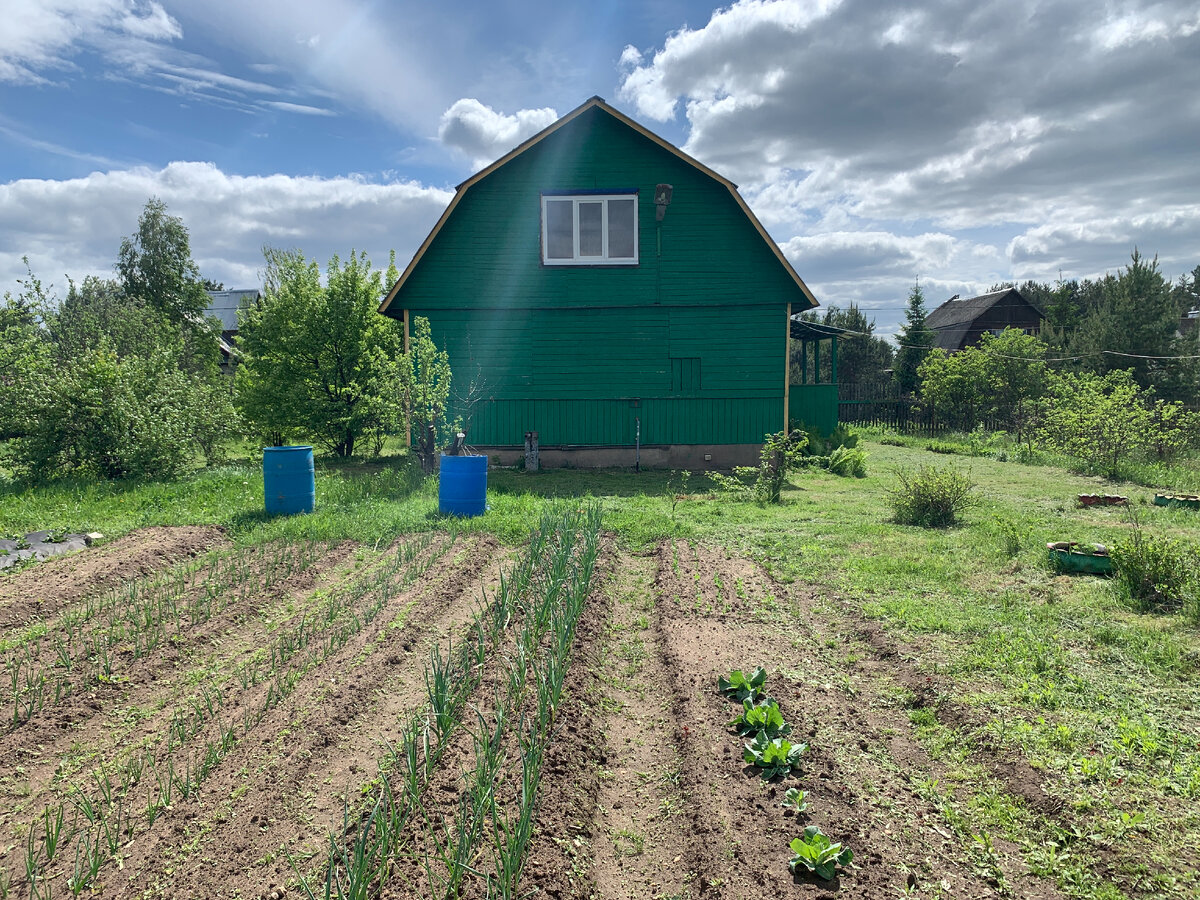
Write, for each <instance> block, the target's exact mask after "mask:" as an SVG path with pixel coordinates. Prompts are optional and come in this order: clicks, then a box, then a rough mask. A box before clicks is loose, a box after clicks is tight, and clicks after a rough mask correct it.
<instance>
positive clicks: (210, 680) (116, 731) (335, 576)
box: [0, 543, 354, 825]
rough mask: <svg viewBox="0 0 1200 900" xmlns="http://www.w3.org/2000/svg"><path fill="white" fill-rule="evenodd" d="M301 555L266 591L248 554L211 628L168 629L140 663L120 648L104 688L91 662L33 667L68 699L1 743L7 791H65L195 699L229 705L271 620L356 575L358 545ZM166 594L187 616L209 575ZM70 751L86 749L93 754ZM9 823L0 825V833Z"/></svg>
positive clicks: (255, 557) (183, 578)
mask: <svg viewBox="0 0 1200 900" xmlns="http://www.w3.org/2000/svg"><path fill="white" fill-rule="evenodd" d="M302 549H303V554H304V559H303V563H304V564H303V565H300V566H298V567H297V570H296V571H293V572H291V573H290V574H288V575H287V576H286V577H283V578H281V579H278V580H274V581H269V582H268V581H266V580H265V579H264V578H262V572H261V566H260V564H261V562H262V561H263V559H264V556H263V554H261V553H255V552H251V551H246V552H245V554H244V555H245V556H246V557H247V558H246V559H245V560H244V561H245V562H246V563H247V564H246V565H244V566H240V567H239V568H238V572H239V575H240V579H239V584H238V585H237V588H236V593H235V594H231V596H232V597H233V602H229V603H227V604H224V605H221V606H220V608H219V609H218V610H217V611H216V612H215V613H213V614H212V615H211V616H210V617H209V618H207V619H204V618H199V617H197V618H196V619H193V618H191V617H190V616H188V617H184V618H182V619H181V620H179V621H178V622H177V623H171V624H172V626H173V627H172V628H171V629H170V636H169V638H168V639H165V640H163V641H161V642H160V643H159V644H158V646H157V647H155V648H153V649H152V651H151V652H148V653H144V654H142V655H140V656H137V657H135V656H134V655H133V654H132V653H131V652H130V651H129V650H128V647H127V645H123V644H119V643H118V644H115V645H113V647H112V648H111V662H110V664H109V666H108V672H109V675H108V676H107V677H105V678H104V679H100V678H99V677H98V676H97V675H96V674H95V670H94V668H93V667H92V666H90V665H89V664H88V663H87V661H86V660H84V661H79V660H75V661H74V662H73V663H72V666H71V668H69V669H68V668H67V667H66V666H64V665H62V664H61V663H56V662H55V661H50V662H46V661H45V659H44V654H42V655H41V656H39V657H34V658H33V662H31V663H28V666H29V668H33V669H35V670H36V666H37V665H39V664H40V665H44V666H47V668H46V669H45V670H43V671H46V672H47V673H48V674H49V677H50V678H51V679H53V680H55V681H56V682H58V683H65V684H66V685H67V686H69V688H70V690H69V692H67V693H65V695H64V696H63V697H62V698H61V699H60V700H59V702H57V703H54V702H52V701H51V698H47V701H46V702H45V703H44V704H43V706H42V707H41V708H39V709H37V710H35V711H34V712H33V714H32V715H31V716H30V717H29V718H28V719H26V720H23V721H21V722H19V723H17V722H10V730H9V731H8V733H6V734H3V735H0V760H4V761H5V762H0V784H7V785H10V786H11V787H10V789H12V790H17V791H19V792H20V793H21V795H23V796H31V797H37V796H40V793H41V792H42V791H44V790H46V789H49V788H54V787H65V785H66V784H69V782H70V781H71V779H72V777H73V776H74V775H75V774H76V769H77V768H79V767H80V766H86V765H87V764H88V763H89V762H90V761H92V760H95V759H109V758H110V755H111V754H110V750H111V749H113V748H114V747H115V746H116V745H118V744H120V745H123V749H124V750H125V751H126V752H128V751H130V750H131V749H132V747H133V746H134V745H140V744H142V743H144V742H146V741H148V740H151V739H152V738H153V736H155V735H158V734H159V733H160V732H162V731H163V730H164V727H165V725H164V723H165V722H168V721H171V720H172V719H178V718H179V717H180V716H181V709H182V711H188V712H190V707H189V704H188V702H187V700H188V698H189V697H195V696H196V695H198V694H201V695H204V696H205V697H206V700H207V699H209V698H212V699H213V701H214V702H217V703H218V704H219V703H222V702H224V701H225V700H226V699H227V697H228V694H229V693H230V689H229V686H228V684H227V682H228V681H229V680H230V679H231V678H232V677H233V673H234V671H236V668H237V666H238V665H239V664H243V663H242V660H244V658H245V657H246V656H247V655H249V654H251V653H253V652H254V651H255V650H256V649H257V648H261V647H263V646H264V644H265V643H268V642H269V641H268V640H267V634H266V630H267V622H269V621H272V619H271V617H272V615H273V616H275V617H276V618H278V619H282V623H281V624H282V627H283V628H285V629H286V627H287V625H288V616H289V613H288V612H287V610H289V609H293V608H295V607H297V606H299V607H301V608H302V607H303V606H304V601H305V600H306V598H309V597H311V596H313V595H314V594H315V592H316V591H318V590H319V589H321V588H322V587H325V588H329V587H332V586H334V585H337V584H338V583H339V582H340V581H343V580H345V579H346V578H347V577H349V575H350V574H351V572H352V564H351V561H350V557H351V556H352V554H353V553H354V547H353V545H352V544H349V543H344V544H341V545H338V546H335V547H317V548H308V547H305V548H302ZM164 587H166V588H169V589H170V590H171V591H172V592H173V593H172V596H173V598H174V600H175V601H177V603H178V607H179V608H180V609H186V608H187V607H188V604H189V602H190V601H192V600H195V599H196V598H198V597H204V596H205V595H206V593H207V591H208V589H209V585H207V584H206V582H205V580H204V579H203V577H202V570H198V569H196V568H195V567H190V568H189V569H188V570H186V571H183V572H181V573H179V574H178V577H176V578H165V579H156V580H155V581H154V582H153V587H148V588H145V589H144V592H145V594H147V595H150V594H153V593H154V591H155V590H157V589H160V588H164ZM130 593H132V591H130ZM210 608H211V607H210ZM295 615H303V612H301V613H296V614H295ZM93 624H96V625H97V627H98V628H103V627H104V626H103V624H102V623H93ZM57 637H58V635H57V633H56V632H54V631H49V632H47V634H46V636H45V637H44V638H42V639H40V640H39V641H38V642H37V644H38V645H50V644H51V643H52V642H53V641H54V640H56V639H57ZM99 639H100V640H104V637H103V636H100V638H99ZM196 703H197V705H199V701H198V700H197V701H196ZM209 705H211V703H207V702H206V704H205V706H206V707H207V706H209ZM209 713H210V714H209V716H208V718H211V710H209ZM192 718H194V716H192ZM73 748H86V752H83V753H81V752H79V751H77V750H75V749H73ZM18 766H19V767H20V771H19V772H18V771H16V770H15V767H18ZM4 822H5V819H4V818H0V825H2V824H3V823H4Z"/></svg>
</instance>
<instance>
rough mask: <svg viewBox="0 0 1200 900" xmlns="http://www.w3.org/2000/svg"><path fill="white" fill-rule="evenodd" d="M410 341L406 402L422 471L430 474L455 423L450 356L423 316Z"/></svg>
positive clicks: (414, 321)
mask: <svg viewBox="0 0 1200 900" xmlns="http://www.w3.org/2000/svg"><path fill="white" fill-rule="evenodd" d="M410 341H411V343H410V345H409V348H408V379H407V385H406V386H407V391H406V396H405V404H404V406H405V410H406V412H407V418H408V423H409V428H410V429H411V432H412V434H413V435H414V436H415V440H414V444H413V449H414V450H415V451H416V453H417V457H418V458H419V459H420V460H421V469H422V471H424V472H425V473H426V474H430V473H432V472H433V470H434V469H435V468H436V467H437V459H438V453H439V451H440V448H441V446H442V445H443V444H444V443H445V442H446V437H447V432H448V431H449V430H450V427H451V425H450V423H449V422H447V420H446V406H447V403H448V402H449V399H450V380H451V376H450V357H449V355H448V354H447V353H446V351H445V350H439V349H438V348H437V345H436V344H434V342H433V330H432V329H431V328H430V326H429V320H428V319H426V318H424V317H423V316H416V317H415V318H414V319H413V322H412V333H411V335H410Z"/></svg>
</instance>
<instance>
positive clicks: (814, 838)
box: [788, 825, 854, 881]
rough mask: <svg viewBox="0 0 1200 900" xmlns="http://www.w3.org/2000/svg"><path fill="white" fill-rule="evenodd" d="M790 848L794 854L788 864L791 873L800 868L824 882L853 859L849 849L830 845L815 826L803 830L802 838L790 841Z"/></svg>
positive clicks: (827, 839) (838, 845) (839, 845)
mask: <svg viewBox="0 0 1200 900" xmlns="http://www.w3.org/2000/svg"><path fill="white" fill-rule="evenodd" d="M791 847H792V853H794V854H795V855H794V856H793V857H792V859H791V861H790V862H789V863H788V868H789V869H791V871H793V872H795V871H796V866H800V867H802V868H804V869H807V870H808V871H810V872H812V873H814V874H815V875H816V876H817V877H818V878H824V879H825V880H826V881H829V880H831V879H832V878H833V876H834V875H835V874H836V870H837V868H838V867H839V866H841V867H843V868H845V867H846V866H848V865H849V864H850V860H852V859H854V853H853V851H851V849H850V848H849V847H843V846H842V845H841V844H834V843H831V842H830V840H829V838H827V837H826V836H825V835H824V834H823V833H822V832H821V829H820V828H818V827H817V826H816V825H809V826H808V827H807V828H805V829H804V837H798V838H796V839H795V840H794V841H792V844H791Z"/></svg>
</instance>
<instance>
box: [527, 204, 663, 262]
mask: <svg viewBox="0 0 1200 900" xmlns="http://www.w3.org/2000/svg"><path fill="white" fill-rule="evenodd" d="M555 200H570V201H571V202H572V207H571V223H572V232H573V233H572V237H573V249H574V255H573V256H572V257H571V258H570V259H567V258H558V259H551V258H550V256H549V251H550V235H549V232H548V231H547V230H546V204H547V202H550V201H555ZM611 200H632V201H633V256H630V257H625V256H621V257H610V256H609V255H608V204H609V201H611ZM598 201H602V202H603V205H602V206H601V210H602V212H601V217H600V233H601V235H602V237H603V252H602V253H601V255H600V256H581V255H580V253H579V204H580V203H596V202H598ZM541 207H542V210H541V223H542V265H546V266H636V265H637V264H638V251H639V249H640V241H639V240H638V237H639V236H638V195H637V191H627V192H625V193H618V194H565V193H564V194H555V193H549V194H545V193H544V194H542V200H541Z"/></svg>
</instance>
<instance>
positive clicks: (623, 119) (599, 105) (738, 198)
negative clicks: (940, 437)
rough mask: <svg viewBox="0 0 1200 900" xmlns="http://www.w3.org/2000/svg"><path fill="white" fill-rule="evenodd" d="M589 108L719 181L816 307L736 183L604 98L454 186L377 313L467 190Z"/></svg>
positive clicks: (387, 303) (578, 109) (594, 99)
mask: <svg viewBox="0 0 1200 900" xmlns="http://www.w3.org/2000/svg"><path fill="white" fill-rule="evenodd" d="M590 109H598V110H601V111H603V112H605V113H607V114H608V115H610V116H612V117H613V118H614V119H616V120H617V121H618V122H620V123H622V124H623V125H626V126H627V127H629V128H631V129H633V130H634V131H636V132H637V133H638V134H640V135H642V136H643V137H645V138H647V139H648V140H650V141H652V142H653V143H655V144H657V145H658V146H659V147H661V148H663V149H664V150H666V151H668V152H669V153H671V154H673V155H675V156H677V157H678V158H679V159H681V160H683V161H684V162H686V163H687V164H688V165H691V166H694V167H695V168H696V169H698V170H699V171H700V172H702V173H704V174H705V175H707V176H708V177H709V178H712V179H713V180H714V181H716V182H718V183H719V184H721V185H723V186H724V187H725V188H726V189H728V191H729V193H730V194H731V195H732V197H733V199H734V201H735V202H736V203H737V205H738V207H740V208H741V210H742V212H743V213H744V214H745V215H746V218H747V219H748V220H749V221H750V223H751V224H752V225H753V226H754V228H755V230H756V231H757V232H758V233H759V234H760V235H761V236H762V239H763V241H764V242H765V243H766V244H767V246H768V247H769V248H770V250H771V252H772V254H773V255H774V256H775V258H776V259H777V260H778V261H779V264H780V265H781V266H783V268H784V270H785V271H786V272H787V274H788V276H790V278H791V279H792V280H793V281H794V282H795V283H796V286H797V287H798V288H799V289H800V291H801V293H802V294H803V295H804V296H805V297H806V298H807V299H808V301H809V302H810V303H811V304H812V306H814V307H815V306H818V305H819V304H818V302H817V299H816V297H814V296H813V293H812V291H810V290H809V289H808V285H806V284H805V283H804V281H803V279H801V278H800V276H799V275H798V274H797V273H796V270H795V269H794V268H792V264H791V263H790V262H788V259H787V257H786V256H784V254H783V251H782V250H780V249H779V245H778V244H776V243H775V241H773V240H772V239H771V236H770V235H769V234H767V230H766V229H765V228H763V226H762V223H761V222H759V220H758V217H757V216H755V215H754V213H753V212H752V211H751V209H750V207H749V206H748V205H747V204H746V201H745V200H744V199H743V198H742V195H741V194H739V193H738V189H737V185H736V184H734V183H733V182H732V181H730V180H729V179H728V178H726V177H725V176H723V175H720V174H718V173H717V172H714V171H713V170H712V169H710V168H708V166H706V165H704V164H703V163H701V162H699V161H698V160H696V159H694V158H693V157H691V156H689V155H688V154H686V153H684V152H683V151H682V150H680V149H679V148H678V147H676V146H675V145H674V144H671V143H670V142H668V141H666V140H664V139H663V138H661V137H659V136H658V135H657V134H655V133H654V132H652V131H650V130H649V129H647V128H645V127H643V126H642V125H640V124H638V123H637V122H635V121H634V120H633V119H631V118H629V117H628V116H627V115H625V114H624V113H622V112H620V111H618V110H616V109H614V108H613V107H611V106H609V105H608V104H607V103H605V102H604V100H603V98H601V97H592V98H591V99H590V100H588V101H587V102H585V103H583V104H582V105H580V106H578V107H576V108H575V109H573V110H571V112H569V113H567V114H566V115H565V116H563V117H562V118H561V119H559V120H558V121H556V122H554V123H553V124H551V125H549V126H547V127H546V128H544V129H542V130H541V131H539V132H538V133H537V134H535V135H534V136H533V137H531V138H529V139H528V140H526V141H524V142H523V143H521V144H519V145H517V146H516V147H515V148H513V149H512V150H510V151H509V152H508V153H506V154H505V155H504V156H502V157H500V158H499V159H498V160H496V161H495V162H494V163H492V164H491V165H489V166H486V167H485V168H483V169H481V170H480V171H478V172H476V173H475V174H474V175H472V176H471V177H470V178H468V179H467V180H466V181H464V182H462V183H461V184H460V185H458V186H457V188H456V189H455V194H454V198H453V199H452V200H451V201H450V205H449V206H447V207H446V209H445V211H444V212H443V213H442V215H441V218H439V219H438V221H437V224H436V225H434V226H433V230H432V231H430V232H429V235H428V236H427V237H426V238H425V240H424V241H422V243H421V246H420V247H418V248H417V252H416V253H415V254H414V255H413V258H412V259H411V260H410V261H409V263H408V265H407V266H405V268H404V272H403V273H402V274H401V275H400V278H399V279H397V281H396V283H395V284H394V285H393V286H392V288H391V290H390V291H388V293H387V296H386V297H384V299H383V303H382V304H380V307H379V311H380V312H381V313H382V312H387V310H388V307H389V306H390V305H391V303H392V300H393V299H395V297H396V294H397V293H399V291H400V289H401V288H402V287H403V286H404V283H405V282H406V281H407V280H408V278H409V276H410V275H411V274H412V272H413V271H414V270H415V269H416V267H417V264H418V263H419V262H420V261H421V258H422V257H423V256H424V255H425V252H426V251H427V250H428V249H429V247H430V245H431V244H432V243H433V241H434V239H435V238H436V237H437V235H438V232H440V231H441V229H442V226H443V225H445V224H446V222H447V221H448V220H449V218H450V216H451V215H453V214H454V210H455V208H456V207H457V206H458V203H459V201H460V200H461V199H462V198H463V197H464V196H465V195H466V193H467V191H469V190H470V189H471V188H472V187H473V186H474V185H476V184H478V183H479V182H480V181H482V180H483V179H484V178H486V177H487V176H488V175H490V174H492V173H493V172H495V171H496V170H497V169H499V168H500V167H502V166H504V165H506V164H508V163H509V162H511V161H512V160H514V159H515V158H517V157H518V156H520V155H521V154H522V153H524V152H525V151H527V150H529V149H530V148H531V147H533V146H535V145H537V144H538V143H540V142H541V141H543V140H545V138H547V137H549V136H550V135H551V134H553V133H554V132H556V131H558V130H559V129H560V128H562V127H563V126H564V125H566V124H568V123H569V122H571V121H573V120H574V119H577V118H578V117H579V116H580V115H582V114H583V113H585V112H587V111H588V110H590Z"/></svg>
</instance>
